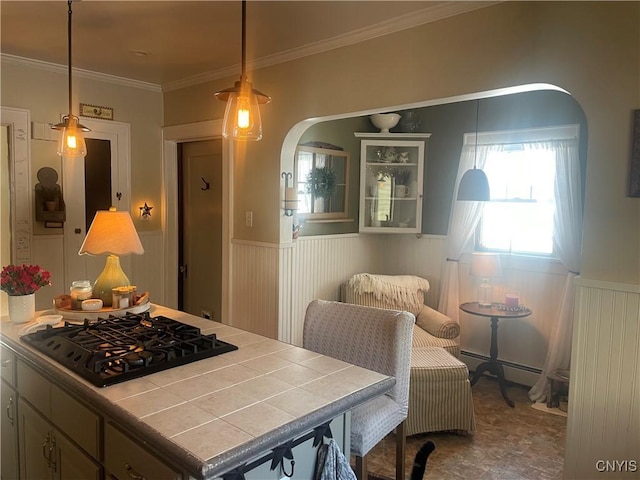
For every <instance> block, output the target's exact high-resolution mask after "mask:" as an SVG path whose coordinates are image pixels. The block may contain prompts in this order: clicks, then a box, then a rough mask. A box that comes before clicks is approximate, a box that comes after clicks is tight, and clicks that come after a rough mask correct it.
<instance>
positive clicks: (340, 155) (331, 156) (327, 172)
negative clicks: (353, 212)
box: [295, 145, 349, 221]
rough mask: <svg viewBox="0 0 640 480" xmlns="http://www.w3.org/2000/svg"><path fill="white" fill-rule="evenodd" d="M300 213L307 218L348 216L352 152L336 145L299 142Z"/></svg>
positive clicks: (297, 188)
mask: <svg viewBox="0 0 640 480" xmlns="http://www.w3.org/2000/svg"><path fill="white" fill-rule="evenodd" d="M295 168H296V172H295V178H296V191H297V193H298V198H299V199H300V202H299V207H298V214H303V215H304V216H305V217H306V218H307V219H315V220H328V221H330V220H332V219H341V218H346V216H347V198H348V184H349V178H348V172H349V153H348V152H345V151H343V150H340V149H339V147H334V148H318V147H312V146H305V145H300V146H298V148H297V149H296V165H295Z"/></svg>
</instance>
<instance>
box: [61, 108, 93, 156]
mask: <svg viewBox="0 0 640 480" xmlns="http://www.w3.org/2000/svg"><path fill="white" fill-rule="evenodd" d="M52 128H54V129H55V130H62V133H61V134H60V139H59V140H58V150H57V152H58V155H60V156H61V157H72V158H73V157H84V156H85V155H86V154H87V144H86V142H85V140H84V132H88V131H89V129H88V128H87V127H85V126H84V125H82V124H81V123H79V122H78V117H76V116H74V115H66V116H65V117H64V119H63V121H62V122H61V123H58V124H57V125H54V126H53V127H52Z"/></svg>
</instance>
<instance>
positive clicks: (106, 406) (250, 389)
mask: <svg viewBox="0 0 640 480" xmlns="http://www.w3.org/2000/svg"><path fill="white" fill-rule="evenodd" d="M43 313H47V312H37V314H43ZM150 315H151V316H152V317H156V316H158V315H164V316H166V317H169V318H172V319H174V320H177V321H179V322H183V323H188V324H190V325H193V326H196V327H199V328H200V329H201V331H202V333H203V334H211V333H215V334H216V335H217V336H218V338H220V339H221V340H224V341H226V342H229V343H232V344H234V345H236V346H237V347H238V350H236V351H233V352H229V353H225V354H222V355H220V356H216V357H212V358H208V359H203V360H199V361H197V362H193V363H190V364H187V365H183V366H179V367H174V368H171V369H168V370H164V371H161V372H157V373H154V374H151V375H147V376H144V377H141V378H136V379H133V380H128V381H126V382H123V383H118V384H114V385H111V386H108V387H104V388H98V387H95V386H93V385H92V384H90V383H89V382H87V381H85V380H84V379H82V378H80V377H79V376H77V375H75V374H74V373H72V372H71V371H70V370H68V369H66V368H65V367H62V366H60V365H59V364H57V363H56V362H55V361H54V360H51V359H49V358H48V357H47V356H45V355H43V354H41V353H40V352H38V351H36V350H34V349H32V348H31V347H30V346H29V345H28V344H26V343H24V342H22V341H20V340H19V336H18V333H19V331H20V329H21V328H22V327H24V325H26V324H18V325H16V324H12V323H11V322H9V321H8V318H7V317H2V321H1V322H0V334H1V339H2V341H3V343H4V344H5V345H7V346H9V347H10V348H11V349H13V350H14V351H15V352H17V353H18V354H20V355H22V356H23V357H26V358H27V359H28V360H29V361H30V362H31V363H32V364H33V365H35V366H36V367H37V368H38V369H39V370H40V371H41V372H44V373H46V374H47V375H48V376H49V377H51V378H52V379H53V380H54V381H56V383H57V384H58V385H60V386H61V387H64V388H65V389H66V390H67V391H68V392H69V393H71V394H72V395H74V396H75V397H77V398H80V399H83V400H84V401H85V403H87V404H89V405H90V406H92V407H93V408H94V409H95V410H96V411H98V412H100V413H101V414H102V415H103V416H104V417H105V418H106V419H110V420H112V421H114V422H115V423H117V424H118V425H119V426H121V427H122V428H123V429H124V430H125V431H128V432H135V434H134V435H135V436H140V437H141V438H142V440H144V441H145V442H147V443H148V444H149V445H150V446H152V449H153V450H154V451H155V453H156V455H158V456H161V457H162V458H164V459H165V461H167V462H168V463H170V464H172V465H174V466H177V467H179V468H181V469H184V470H186V471H188V472H189V474H190V475H192V476H193V477H195V478H198V479H212V478H215V477H218V476H220V475H221V474H222V473H225V472H227V471H229V470H231V469H233V468H235V467H236V466H238V465H241V464H243V463H245V462H247V461H249V460H251V459H253V458H255V457H257V456H259V455H261V454H263V453H265V452H268V451H269V450H271V449H272V448H274V447H276V446H278V445H280V444H281V443H283V442H285V441H287V440H290V439H292V438H294V437H297V436H300V435H301V434H304V433H306V432H308V431H310V430H311V429H313V428H314V427H316V426H318V425H321V424H323V423H326V422H327V421H329V420H331V419H333V418H335V417H336V416H338V415H341V414H343V413H344V412H346V411H349V410H351V409H352V408H353V407H355V406H357V405H360V404H362V403H364V402H366V401H367V400H370V399H372V398H375V397H377V396H379V395H381V394H383V393H385V392H387V391H388V390H389V389H390V388H391V387H392V386H393V384H394V383H395V379H394V378H393V377H387V376H385V375H381V374H378V373H376V372H372V371H369V370H365V369H363V368H360V367H357V366H354V365H350V364H348V363H345V362H342V361H339V360H336V359H333V358H330V357H326V356H324V355H320V354H317V353H314V352H311V351H309V350H305V349H303V348H300V347H296V346H294V345H290V344H287V343H283V342H279V341H277V340H272V339H269V338H267V337H263V336H261V335H256V334H254V333H250V332H247V331H244V330H240V329H237V328H235V327H231V326H228V325H224V324H221V323H218V322H213V321H211V320H206V319H203V318H200V317H196V316H194V315H190V314H188V313H184V312H180V311H177V310H173V309H170V308H166V307H162V306H158V305H152V307H151V310H150ZM36 316H37V315H36ZM18 387H19V386H18Z"/></svg>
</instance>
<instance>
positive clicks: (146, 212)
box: [140, 202, 153, 220]
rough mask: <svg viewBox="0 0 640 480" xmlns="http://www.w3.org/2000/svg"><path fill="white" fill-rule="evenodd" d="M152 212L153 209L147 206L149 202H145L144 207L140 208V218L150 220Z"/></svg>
mask: <svg viewBox="0 0 640 480" xmlns="http://www.w3.org/2000/svg"><path fill="white" fill-rule="evenodd" d="M151 210H153V207H150V206H149V205H147V202H144V206H143V207H140V217H141V218H142V219H143V220H149V217H150V216H151Z"/></svg>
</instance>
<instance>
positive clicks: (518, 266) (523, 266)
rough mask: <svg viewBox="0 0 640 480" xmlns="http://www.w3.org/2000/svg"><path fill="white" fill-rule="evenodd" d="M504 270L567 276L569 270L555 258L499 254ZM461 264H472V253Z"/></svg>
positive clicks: (463, 256)
mask: <svg viewBox="0 0 640 480" xmlns="http://www.w3.org/2000/svg"><path fill="white" fill-rule="evenodd" d="M498 255H500V263H501V264H502V269H503V270H524V271H527V272H539V273H548V274H552V275H566V274H567V268H566V267H565V266H564V265H563V264H562V262H561V261H560V260H559V259H558V258H555V257H541V256H540V257H539V256H535V255H522V254H516V253H511V254H509V253H499V254H498ZM460 263H466V264H470V263H471V252H465V253H464V254H463V255H462V257H461V258H460Z"/></svg>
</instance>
